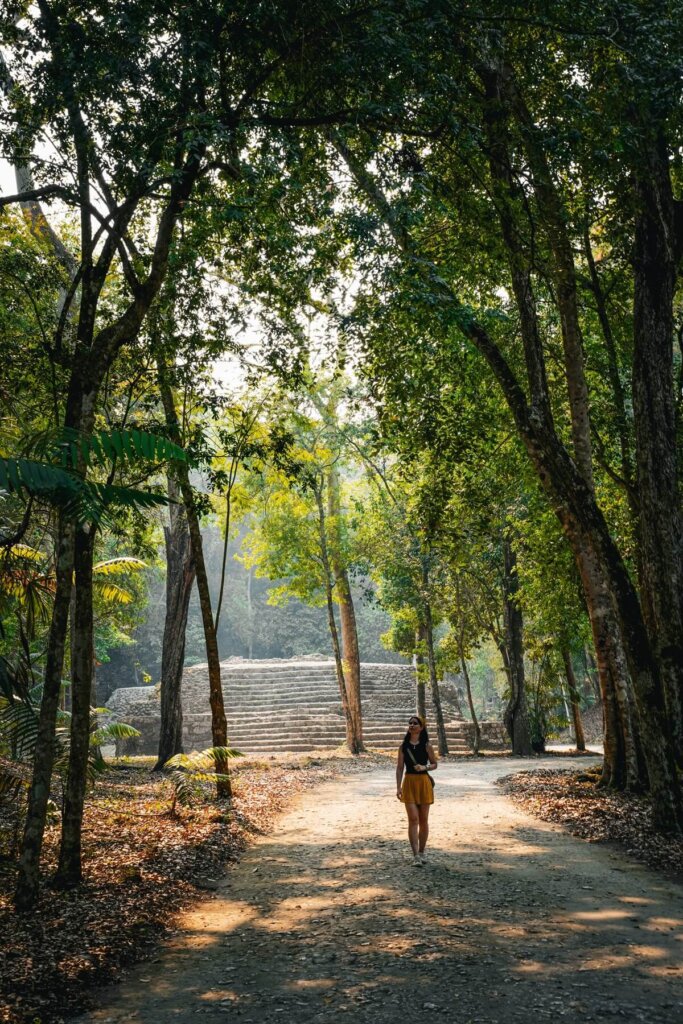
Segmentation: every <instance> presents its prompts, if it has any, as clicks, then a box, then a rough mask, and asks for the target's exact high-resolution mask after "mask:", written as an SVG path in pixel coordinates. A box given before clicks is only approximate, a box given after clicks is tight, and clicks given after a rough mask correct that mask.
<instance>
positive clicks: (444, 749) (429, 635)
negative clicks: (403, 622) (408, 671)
mask: <svg viewBox="0 0 683 1024" xmlns="http://www.w3.org/2000/svg"><path fill="white" fill-rule="evenodd" d="M423 607H424V617H425V639H426V641H427V666H428V668H429V686H430V689H431V691H432V701H433V703H434V717H435V718H436V734H437V737H438V741H439V754H440V755H441V757H445V756H446V755H447V754H448V739H447V737H446V723H445V722H444V718H443V708H442V707H441V692H440V690H439V680H438V677H437V674H436V658H435V656H434V627H433V624H432V609H431V606H430V604H429V601H424V602H423Z"/></svg>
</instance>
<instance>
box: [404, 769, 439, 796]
mask: <svg viewBox="0 0 683 1024" xmlns="http://www.w3.org/2000/svg"><path fill="white" fill-rule="evenodd" d="M401 800H402V801H403V803H404V804H433V803H434V787H433V786H432V784H431V782H430V780H429V776H428V775H427V773H426V772H420V774H419V775H418V774H417V773H416V774H415V775H412V774H411V775H408V774H407V773H406V775H404V776H403V785H402V786H401Z"/></svg>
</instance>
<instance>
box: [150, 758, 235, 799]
mask: <svg viewBox="0 0 683 1024" xmlns="http://www.w3.org/2000/svg"><path fill="white" fill-rule="evenodd" d="M233 757H242V753H241V751H239V750H235V749H234V748H233V747H208V748H207V749H206V750H195V751H193V752H192V753H191V754H174V755H173V757H169V759H168V761H167V762H166V763H165V765H164V772H166V774H167V775H168V777H169V779H170V781H171V783H172V785H173V792H174V800H173V803H174V806H175V803H176V802H178V803H181V804H187V803H190V802H191V801H192V798H193V797H194V796H196V795H197V793H198V792H199V787H200V785H201V783H214V784H215V783H216V782H221V781H226V782H227V781H228V776H227V775H224V774H222V773H220V772H217V771H215V768H216V765H218V764H221V763H223V762H225V761H227V760H228V759H229V758H233ZM212 768H213V769H214V770H213V771H212V770H211V769H212Z"/></svg>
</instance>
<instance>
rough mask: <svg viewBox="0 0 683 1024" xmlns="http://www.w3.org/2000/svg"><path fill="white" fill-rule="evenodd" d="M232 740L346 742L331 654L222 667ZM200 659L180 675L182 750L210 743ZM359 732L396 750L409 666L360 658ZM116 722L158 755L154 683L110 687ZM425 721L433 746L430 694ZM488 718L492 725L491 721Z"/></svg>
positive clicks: (134, 746) (451, 706)
mask: <svg viewBox="0 0 683 1024" xmlns="http://www.w3.org/2000/svg"><path fill="white" fill-rule="evenodd" d="M221 669H222V680H223V691H224V696H225V703H226V712H227V718H228V735H229V742H230V743H231V745H233V746H235V747H237V748H238V749H239V750H241V751H243V752H244V753H248V754H253V753H275V752H280V753H281V752H284V751H291V752H297V751H300V752H305V751H309V750H314V749H319V748H326V747H327V748H334V747H337V746H339V745H340V744H342V743H343V742H344V739H345V728H344V718H343V715H342V709H341V702H340V699H339V689H338V685H337V679H336V674H335V667H334V662H333V661H332V660H324V659H320V660H312V659H296V660H295V659H292V660H284V659H282V660H270V661H243V660H241V659H229V660H228V661H225V662H223V663H222V665H221ZM208 693H209V683H208V673H207V667H206V665H195V666H193V667H192V668H189V669H186V670H185V673H184V675H183V735H184V746H185V749H186V750H193V749H202V748H204V747H207V746H210V745H211V716H210V713H209V710H208ZM361 694H362V707H363V738H364V741H365V744H366V746H367V747H369V748H371V749H373V748H374V749H380V750H394V749H397V748H398V745H399V743H400V742H401V739H402V737H403V735H404V734H405V730H406V726H407V720H408V717H409V716H410V714H411V713H413V711H414V708H415V676H414V672H413V669H412V668H411V666H409V665H384V664H369V663H366V664H363V665H362V668H361ZM107 707H108V709H109V710H110V711H111V712H112V714H113V716H115V717H116V718H117V719H118V720H119V721H125V722H128V723H129V724H131V725H134V726H135V727H136V728H137V729H139V730H140V732H141V734H142V735H141V737H140V739H139V740H133V741H125V749H126V750H127V752H131V753H132V752H133V751H135V752H137V753H156V749H157V744H158V736H159V693H158V687H131V688H125V689H119V690H116V691H115V692H114V693H113V694H112V695H111V697H110V698H109V700H108V702H107ZM443 710H444V717H445V719H446V723H447V725H446V734H447V739H448V746H449V751H450V753H455V754H458V753H467V752H468V751H469V749H470V744H469V742H468V739H469V737H468V727H467V724H466V723H464V722H463V721H462V718H461V716H460V713H459V709H458V708H457V706H456V705H455V703H454V702H451V701H450V700H448V698H447V697H445V698H444V700H443ZM427 720H428V728H429V729H430V734H431V738H432V741H433V742H434V744H435V745H436V729H435V719H434V709H433V706H432V704H431V694H429V693H428V697H427ZM492 724H493V723H492Z"/></svg>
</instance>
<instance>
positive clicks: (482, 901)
mask: <svg viewBox="0 0 683 1024" xmlns="http://www.w3.org/2000/svg"><path fill="white" fill-rule="evenodd" d="M592 763H593V762H591V761H589V760H588V761H587V760H581V761H578V760H576V761H575V760H574V759H572V758H566V759H565V760H563V761H562V764H563V768H564V767H566V768H571V769H573V770H572V771H570V772H566V771H564V770H562V769H561V770H559V771H557V765H558V760H557V759H556V758H553V759H550V758H548V759H543V760H540V761H539V760H536V759H534V760H532V761H523V760H519V759H514V760H513V761H512V760H510V759H508V758H506V757H497V758H496V757H491V758H488V757H487V758H485V759H480V760H474V759H462V760H459V761H457V760H455V759H454V760H452V761H450V762H448V763H442V764H441V766H440V768H439V772H438V775H437V780H438V781H437V789H436V794H437V804H436V806H435V807H434V808H433V811H432V839H431V841H430V851H431V852H430V864H429V865H428V866H426V867H424V868H413V867H412V865H411V864H410V858H409V857H408V854H407V843H406V841H405V838H404V833H405V825H404V812H403V809H402V807H401V806H400V804H399V803H398V801H396V799H395V795H394V786H393V771H392V765H391V763H390V761H389V759H388V757H387V756H386V755H381V754H377V755H370V756H368V757H365V758H363V759H362V760H361V761H360V763H358V762H357V761H355V760H352V759H350V758H348V757H347V758H343V757H330V756H329V752H327V754H326V756H323V755H321V756H320V757H316V756H313V757H310V758H309V757H305V758H303V759H302V758H297V759H296V760H294V759H292V760H290V761H289V763H288V764H287V765H283V764H281V763H280V762H279V761H278V762H269V761H263V762H247V763H244V764H240V766H239V769H238V770H237V771H236V772H235V779H236V787H235V788H236V797H235V806H234V810H233V813H232V816H231V817H229V818H228V817H226V815H225V813H224V812H221V811H220V810H219V809H217V808H216V806H215V805H209V806H207V805H199V806H197V807H195V808H193V809H190V810H185V809H183V810H182V811H181V817H180V818H179V819H173V818H171V817H169V816H168V814H167V813H165V812H166V811H167V807H168V804H169V802H170V801H169V791H168V783H164V782H162V781H160V780H158V779H156V778H152V779H151V780H150V775H149V773H148V771H147V770H146V769H145V768H143V767H142V766H132V765H131V766H128V768H126V769H121V768H119V769H117V770H112V771H111V772H110V773H108V775H107V778H106V780H105V781H104V782H103V783H101V784H100V785H99V786H98V790H97V796H96V798H95V799H94V800H92V801H91V804H90V809H89V821H88V831H87V833H86V834H87V837H88V844H89V849H88V863H89V867H88V877H87V880H86V885H85V886H84V887H83V888H82V889H81V890H80V891H79V892H77V893H74V892H72V893H59V892H54V891H52V890H49V889H47V890H46V891H45V893H44V895H43V898H42V902H41V906H40V908H39V912H38V913H37V914H34V915H30V916H28V917H26V916H24V917H21V918H17V917H13V916H12V915H11V911H10V908H9V894H10V893H9V890H10V885H9V873H6V874H5V875H4V878H3V876H2V874H1V873H0V951H4V955H3V953H0V959H1V960H2V963H1V967H2V969H1V971H0V977H1V981H0V986H1V988H0V1020H2V1021H12V1022H14V1021H31V1022H32V1021H34V1020H40V1021H41V1022H42V1024H47V1022H48V1021H57V1020H60V1019H62V1018H64V1017H68V1016H71V1015H73V1013H74V1012H76V1011H77V1010H78V1009H79V1008H82V1007H83V1006H84V1005H88V1004H92V1003H93V1001H94V1000H96V1001H97V1002H99V1003H100V1004H101V1006H102V1008H101V1009H99V1010H97V1011H95V1012H94V1013H92V1014H91V1015H90V1016H89V1017H88V1018H87V1020H88V1021H89V1022H98V1024H102V1022H112V1024H113V1022H116V1024H119V1022H120V1024H123V1022H124V1021H125V1022H128V1021H130V1022H136V1024H146V1022H150V1024H151V1022H152V1021H154V1024H160V1022H161V1024H163V1022H165V1021H179V1022H181V1024H182V1022H185V1021H190V1020H193V1021H196V1019H197V1017H196V1015H197V1014H200V1019H201V1015H205V1014H208V1015H209V1016H210V1017H212V1018H215V1017H216V1016H217V1015H221V1016H222V1017H225V1015H226V1014H227V1016H228V1018H231V1017H233V1018H234V1019H235V1020H236V1021H237V1020H239V1022H240V1024H250V1022H253V1024H257V1022H258V1024H265V1022H273V1021H278V1020H279V1021H282V1020H287V1019H296V1020H297V1021H298V1022H299V1021H301V1022H304V1021H309V1020H310V1021H315V1022H318V1024H325V1022H327V1021H330V1022H331V1021H334V1022H335V1024H343V1021H344V1020H346V1019H347V1018H348V1020H349V1021H351V1020H352V1019H353V1020H354V1022H356V1024H357V1022H358V1021H361V1022H362V1021H366V1020H367V1021H368V1022H370V1021H372V1022H373V1024H374V1022H382V1021H384V1020H386V1021H389V1020H391V1021H392V1022H393V1021H394V1019H395V1018H396V1016H400V1015H401V1012H402V1011H401V1006H402V1005H403V1004H404V1003H405V1002H407V1003H408V1005H410V1006H412V1008H413V1010H416V1011H418V1012H419V1011H420V1010H423V1011H424V1010H426V1011H430V1012H431V1014H437V1013H438V1014H439V1015H440V1018H441V1019H442V1020H445V1021H453V1022H456V1021H457V1022H458V1024H466V1022H469V1021H479V1022H482V1024H488V1022H496V1024H497V1022H498V1021H508V1020H518V1021H525V1022H526V1021H528V1020H529V1019H530V1018H531V1017H533V1016H535V1017H538V1018H540V1019H541V1020H542V1019H546V1018H549V1017H551V1016H556V1015H559V1016H562V1015H563V1014H565V1013H566V1014H568V1015H569V1014H574V1015H576V1014H579V1013H580V1014H581V1015H582V1016H583V1017H584V1019H585V1020H592V1021H607V1020H611V1019H612V1018H613V1017H614V1016H623V1017H627V1018H628V1019H630V1020H634V1021H640V1020H643V1021H648V1022H653V1024H654V1022H659V1021H665V1020H666V1021H670V1020H672V1019H679V1018H681V1019H683V972H682V971H681V967H680V964H681V957H680V948H681V947H680V942H681V939H683V889H682V888H681V887H680V885H678V884H677V883H676V882H675V881H673V880H671V879H670V878H669V877H668V876H667V875H662V874H661V873H660V874H659V875H654V874H652V873H651V872H650V871H648V870H647V869H645V868H644V867H642V866H641V865H638V864H637V863H634V862H633V860H630V859H628V858H626V857H624V856H623V854H622V853H620V852H619V851H618V850H616V849H615V848H614V847H613V846H604V847H603V846H598V845H596V844H587V843H585V842H581V841H579V840H577V839H574V838H572V837H571V836H569V835H566V834H565V833H564V832H563V831H561V830H560V829H559V828H558V826H557V825H553V824H546V823H543V822H538V821H534V820H533V819H532V818H530V817H529V815H528V813H526V810H525V809H523V808H522V807H520V806H516V805H515V804H513V803H511V802H510V800H509V799H507V798H506V796H505V795H504V792H503V787H501V786H497V785H496V782H497V781H499V780H500V779H501V778H503V777H505V776H509V775H510V770H511V769H513V770H517V769H519V770H521V771H525V772H526V771H531V772H532V773H533V774H532V775H530V776H525V775H522V776H521V777H520V776H517V777H516V778H517V779H520V778H521V780H522V781H521V783H519V784H518V782H517V781H515V779H512V778H511V779H508V780H507V781H505V782H504V786H505V787H507V788H508V789H510V790H511V795H512V796H513V799H514V800H516V801H517V800H524V801H527V804H526V805H525V806H527V807H528V808H529V809H531V810H533V811H534V812H535V813H539V812H540V814H541V815H542V816H544V817H546V818H548V817H550V818H552V817H553V814H558V813H560V812H559V811H558V809H557V808H558V807H559V808H564V810H563V811H562V813H564V815H565V819H564V824H568V825H569V827H570V828H571V827H572V822H571V820H570V819H571V814H577V815H578V812H579V810H580V811H581V815H582V816H583V817H584V818H587V819H588V820H593V821H594V823H595V825H596V827H597V826H598V825H599V824H600V823H601V822H602V821H603V819H604V817H605V811H604V807H601V806H598V804H595V806H596V807H597V813H596V814H595V815H593V816H592V808H593V806H594V801H592V800H591V798H590V797H589V796H588V795H587V794H588V793H590V792H592V793H595V789H594V787H593V786H592V785H590V786H589V784H588V783H587V782H583V783H581V782H580V781H577V782H575V783H572V782H571V779H572V778H573V777H574V776H576V774H577V772H576V768H575V766H576V765H578V766H579V767H580V768H581V772H580V774H582V775H587V777H588V778H589V777H590V775H589V772H590V765H591V764H592ZM297 768H298V769H301V770H294V769H297ZM539 769H540V772H539ZM553 769H555V770H553ZM339 775H342V776H343V778H341V779H339V778H338V776H339ZM572 785H574V786H578V787H579V791H578V793H572V792H571V790H570V791H569V792H567V791H565V789H564V787H565V786H570V787H571V786H572ZM312 787H315V788H312ZM553 791H554V795H553ZM524 794H526V795H524ZM596 799H598V800H602V799H603V797H602V796H599V797H596ZM529 801H530V802H529ZM581 801H582V802H581ZM570 805H572V806H573V810H571V811H570ZM283 807H288V808H289V809H288V810H285V811H284V812H283V813H282V814H281V815H280V816H279V817H278V812H280V811H282V809H283ZM553 808H554V810H553ZM591 816H592V817H591ZM622 817H623V818H624V820H626V819H627V818H628V814H626V813H625V814H623V815H622ZM555 820H559V819H555ZM641 826H642V821H640V822H639V825H638V830H639V831H642V827H641ZM56 833H57V830H56V829H55V830H54V835H51V836H50V837H49V840H48V849H47V861H48V864H49V862H50V861H51V859H54V853H55V849H54V847H55V844H56V838H57V837H56ZM597 837H598V838H607V839H610V840H612V839H614V838H615V837H614V836H613V835H605V834H604V833H603V834H602V835H599V836H597ZM590 838H596V834H593V835H591V836H590ZM621 838H622V840H623V839H624V838H625V839H626V842H627V845H628V847H629V849H635V846H634V844H633V841H632V838H631V837H629V836H624V835H622V837H621ZM660 863H661V864H662V866H666V867H667V868H672V867H674V866H675V864H674V862H673V861H672V860H671V859H669V860H668V861H666V860H660ZM226 866H227V867H228V870H227V874H226V873H225V868H226ZM187 907H193V908H194V909H190V910H185V912H182V908H187ZM141 957H146V960H145V962H144V963H142V964H138V966H137V967H135V968H133V969H132V970H131V971H130V972H129V974H128V976H127V978H126V980H125V983H124V984H122V985H121V986H119V988H118V990H116V989H107V988H104V986H106V984H107V982H109V981H111V980H115V979H117V978H119V977H120V976H121V974H122V969H123V968H124V967H125V966H126V965H127V964H130V963H132V962H133V961H135V960H140V958H141ZM95 986H97V988H98V989H102V988H104V991H102V990H100V991H98V992H97V993H95V991H94V989H95ZM3 998H4V1000H5V1003H4V1004H3ZM3 1006H4V1009H3Z"/></svg>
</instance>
